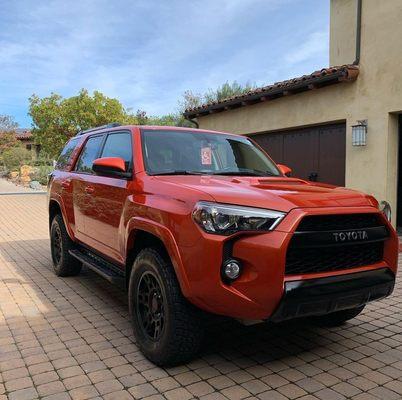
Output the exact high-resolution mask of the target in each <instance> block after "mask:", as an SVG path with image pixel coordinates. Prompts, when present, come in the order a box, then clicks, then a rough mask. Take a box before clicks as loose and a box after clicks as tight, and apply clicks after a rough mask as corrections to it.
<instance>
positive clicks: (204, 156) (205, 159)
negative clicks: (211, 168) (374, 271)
mask: <svg viewBox="0 0 402 400" xmlns="http://www.w3.org/2000/svg"><path fill="white" fill-rule="evenodd" d="M201 164H202V165H211V164H212V150H211V148H210V147H203V148H202V149H201Z"/></svg>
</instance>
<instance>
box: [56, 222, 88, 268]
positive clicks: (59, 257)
mask: <svg viewBox="0 0 402 400" xmlns="http://www.w3.org/2000/svg"><path fill="white" fill-rule="evenodd" d="M74 248H75V246H74V242H73V241H72V240H71V239H70V236H68V233H67V229H66V227H65V225H64V221H63V218H62V216H61V215H60V214H57V215H56V216H55V217H54V218H53V221H52V224H51V226H50V249H51V253H52V261H53V270H54V273H55V274H56V275H57V276H74V275H78V274H79V273H80V271H81V268H82V264H81V263H80V262H79V261H78V260H77V259H76V258H74V257H73V256H71V254H70V253H69V251H70V250H73V249H74Z"/></svg>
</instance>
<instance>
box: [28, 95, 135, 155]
mask: <svg viewBox="0 0 402 400" xmlns="http://www.w3.org/2000/svg"><path fill="white" fill-rule="evenodd" d="M29 103H30V106H29V115H30V116H31V117H32V121H33V130H32V132H33V135H34V139H35V141H36V142H37V143H38V144H40V145H41V147H42V149H43V150H44V151H45V152H46V153H47V154H49V155H50V156H52V157H56V156H57V155H58V154H59V153H60V151H61V150H62V148H63V146H64V144H65V143H66V141H67V140H68V139H69V138H71V137H72V136H74V135H76V134H77V133H78V132H79V131H81V130H85V129H89V128H92V127H96V126H100V125H105V124H108V123H111V122H118V123H121V124H136V123H138V121H137V118H136V116H135V115H133V114H131V112H130V110H128V109H125V108H124V106H123V105H122V104H121V103H120V102H119V100H117V99H113V98H110V97H106V96H105V95H104V94H102V93H100V92H98V91H95V92H93V94H92V95H90V94H89V93H88V91H87V90H85V89H82V90H81V91H80V92H79V93H78V95H77V96H73V97H69V98H63V97H62V96H60V95H58V94H56V93H51V95H50V96H48V97H44V98H40V97H38V96H36V95H32V96H31V97H30V98H29Z"/></svg>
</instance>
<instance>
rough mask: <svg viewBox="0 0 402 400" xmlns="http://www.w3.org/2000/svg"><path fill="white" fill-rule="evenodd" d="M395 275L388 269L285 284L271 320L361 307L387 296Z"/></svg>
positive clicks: (392, 286) (282, 319)
mask: <svg viewBox="0 0 402 400" xmlns="http://www.w3.org/2000/svg"><path fill="white" fill-rule="evenodd" d="M394 285H395V275H394V274H393V273H392V271H391V270H390V269H389V268H381V269H376V270H371V271H364V272H356V273H353V274H344V275H336V276H329V277H325V278H317V279H305V280H299V281H289V282H286V283H285V290H284V294H283V297H282V300H281V302H280V304H279V306H278V308H277V309H276V311H275V312H274V314H273V315H272V316H271V317H270V320H271V321H273V322H280V321H284V320H288V319H293V318H299V317H307V316H313V315H324V314H329V313H332V312H335V311H340V310H346V309H350V308H355V307H359V306H362V305H364V304H366V303H368V302H369V301H373V300H379V299H382V298H384V297H387V296H389V295H390V294H391V293H392V291H393V289H394Z"/></svg>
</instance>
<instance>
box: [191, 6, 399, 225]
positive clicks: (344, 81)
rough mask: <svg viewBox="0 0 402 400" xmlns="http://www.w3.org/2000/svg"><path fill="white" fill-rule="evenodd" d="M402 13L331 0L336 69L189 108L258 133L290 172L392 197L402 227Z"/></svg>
mask: <svg viewBox="0 0 402 400" xmlns="http://www.w3.org/2000/svg"><path fill="white" fill-rule="evenodd" d="M401 21H402V1H400V0H387V1H376V0H331V17H330V54H329V59H330V65H335V66H338V67H329V68H328V67H326V68H324V69H322V70H321V71H317V72H314V73H312V74H311V75H306V76H302V77H299V78H295V79H291V80H287V81H284V82H279V83H275V84H273V85H270V86H266V87H262V88H259V89H256V90H253V91H250V92H248V93H246V94H244V95H241V96H237V97H233V98H230V99H226V100H224V101H222V102H218V103H210V104H205V105H203V106H201V107H198V108H195V109H191V110H186V113H185V115H186V117H188V118H192V119H194V118H195V119H196V120H197V121H198V123H199V126H200V128H205V129H214V130H221V131H229V132H235V133H240V134H247V135H249V136H251V137H252V138H253V139H255V140H256V141H257V142H258V143H259V144H260V145H261V146H262V147H263V148H265V149H266V150H267V151H268V153H269V154H270V155H271V156H272V158H273V159H274V160H275V161H276V162H278V163H282V164H286V165H288V166H289V167H291V168H292V169H293V176H298V177H301V178H303V179H309V180H314V181H320V182H328V183H333V184H335V185H345V186H347V187H350V188H355V189H360V190H363V191H365V192H367V193H370V194H373V195H374V196H375V197H376V198H377V199H378V200H380V201H381V200H387V201H388V202H389V203H390V204H391V206H392V209H393V211H394V212H393V222H394V224H397V225H398V226H402V189H398V188H401V187H402V151H401V150H400V149H399V147H401V148H402V145H401V146H400V145H399V143H400V140H399V136H400V132H401V126H402V119H401V117H400V116H401V115H402V69H401V66H402V47H401V38H402V23H401ZM398 175H399V176H401V178H400V183H399V184H398ZM395 211H396V212H395Z"/></svg>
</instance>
